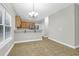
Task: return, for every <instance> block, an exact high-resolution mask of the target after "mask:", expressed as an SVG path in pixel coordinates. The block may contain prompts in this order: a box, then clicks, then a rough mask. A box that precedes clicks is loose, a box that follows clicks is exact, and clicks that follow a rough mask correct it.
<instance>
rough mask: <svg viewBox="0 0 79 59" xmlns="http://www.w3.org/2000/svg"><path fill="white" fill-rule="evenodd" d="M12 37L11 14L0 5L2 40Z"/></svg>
mask: <svg viewBox="0 0 79 59" xmlns="http://www.w3.org/2000/svg"><path fill="white" fill-rule="evenodd" d="M10 37H11V15H10V14H9V13H8V12H7V10H6V9H5V8H4V7H3V6H2V5H0V42H2V41H4V40H6V39H8V38H10Z"/></svg>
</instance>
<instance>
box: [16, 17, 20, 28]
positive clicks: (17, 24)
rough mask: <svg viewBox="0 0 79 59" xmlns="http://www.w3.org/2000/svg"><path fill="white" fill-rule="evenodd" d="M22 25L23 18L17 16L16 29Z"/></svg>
mask: <svg viewBox="0 0 79 59" xmlns="http://www.w3.org/2000/svg"><path fill="white" fill-rule="evenodd" d="M20 25H21V18H20V17H19V16H16V27H20Z"/></svg>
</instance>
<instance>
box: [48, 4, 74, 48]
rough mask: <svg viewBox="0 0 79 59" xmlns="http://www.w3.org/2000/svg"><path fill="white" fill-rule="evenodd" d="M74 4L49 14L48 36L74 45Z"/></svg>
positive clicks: (71, 45)
mask: <svg viewBox="0 0 79 59" xmlns="http://www.w3.org/2000/svg"><path fill="white" fill-rule="evenodd" d="M74 15H75V9H74V4H72V5H70V6H68V7H66V8H64V9H62V10H60V11H58V12H56V13H55V14H53V15H51V16H49V30H48V31H49V33H48V35H49V38H50V39H52V40H55V41H58V42H61V43H63V44H66V45H68V46H70V47H74V45H75V42H74V38H75V36H74V33H75V30H74V29H75V28H74V23H75V22H74V19H75V16H74Z"/></svg>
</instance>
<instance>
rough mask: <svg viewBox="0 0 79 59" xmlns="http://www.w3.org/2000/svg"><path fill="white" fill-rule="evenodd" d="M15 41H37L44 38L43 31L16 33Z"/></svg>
mask: <svg viewBox="0 0 79 59" xmlns="http://www.w3.org/2000/svg"><path fill="white" fill-rule="evenodd" d="M14 36H15V42H28V41H37V40H42V33H37V32H36V33H34V32H30V33H29V32H26V33H24V32H18V33H15V35H14Z"/></svg>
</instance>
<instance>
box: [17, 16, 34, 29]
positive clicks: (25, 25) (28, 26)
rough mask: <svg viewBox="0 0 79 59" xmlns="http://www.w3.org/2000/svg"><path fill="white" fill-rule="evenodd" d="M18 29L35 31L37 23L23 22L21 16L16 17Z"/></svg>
mask: <svg viewBox="0 0 79 59" xmlns="http://www.w3.org/2000/svg"><path fill="white" fill-rule="evenodd" d="M16 27H17V28H26V29H34V28H35V23H34V22H33V21H23V20H22V19H21V18H20V16H16Z"/></svg>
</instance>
